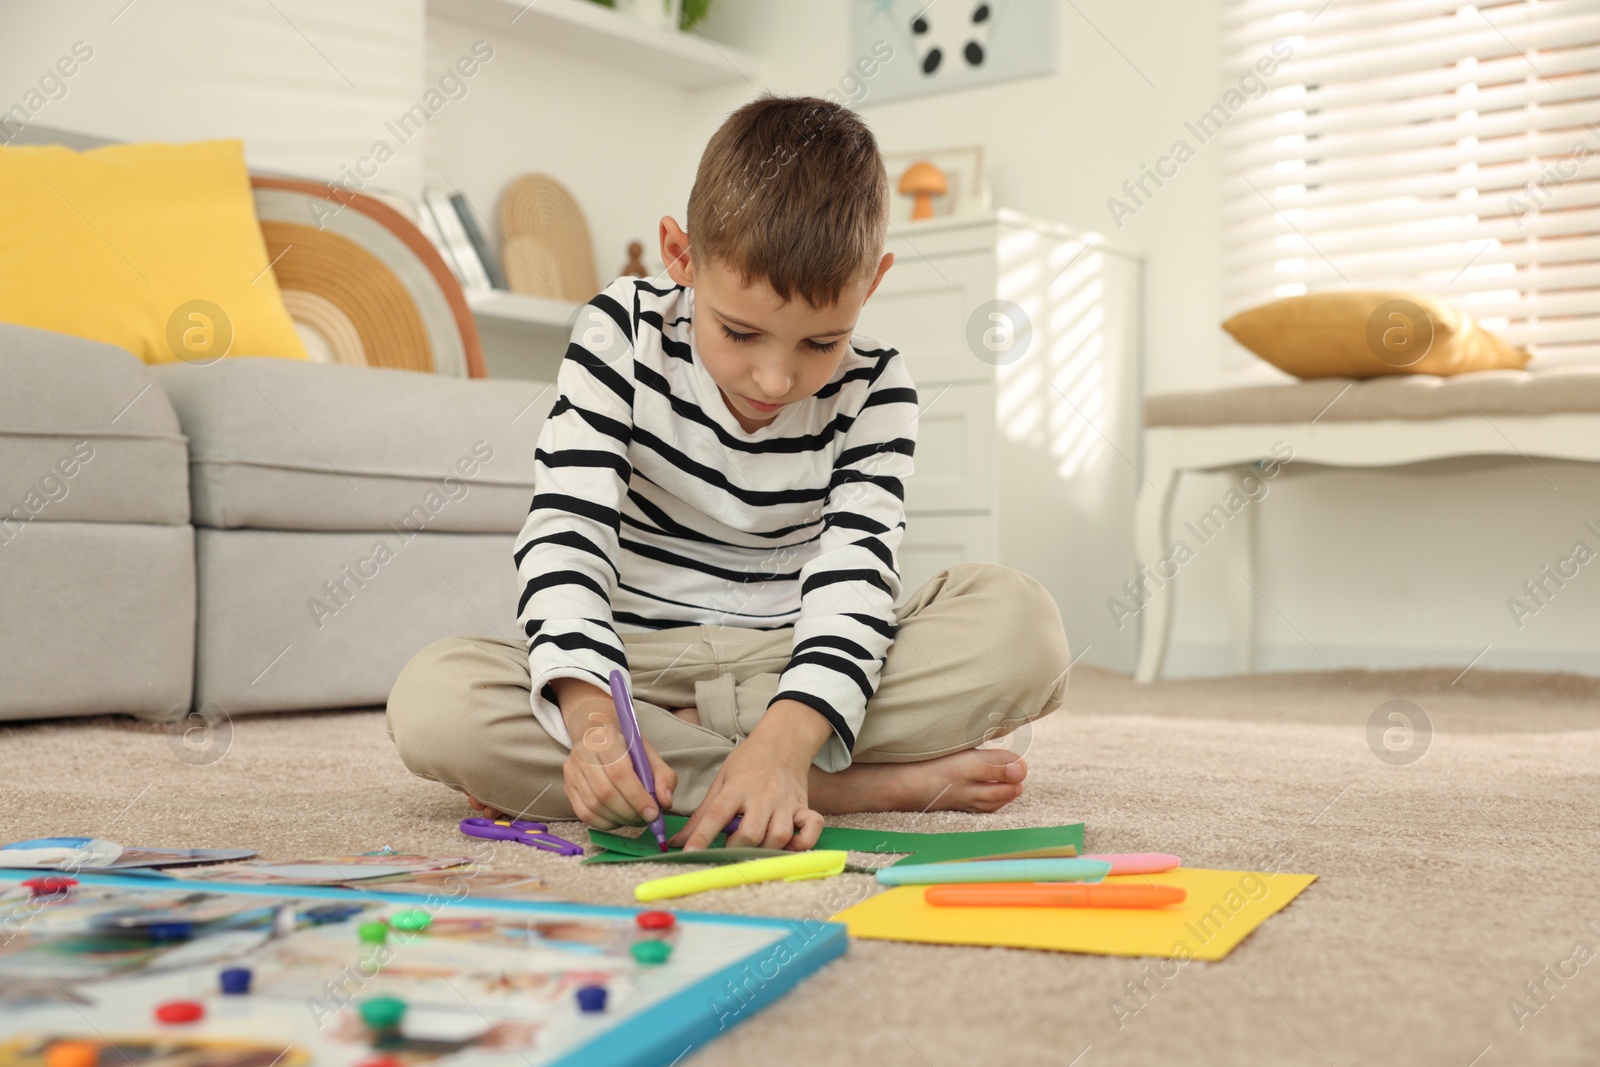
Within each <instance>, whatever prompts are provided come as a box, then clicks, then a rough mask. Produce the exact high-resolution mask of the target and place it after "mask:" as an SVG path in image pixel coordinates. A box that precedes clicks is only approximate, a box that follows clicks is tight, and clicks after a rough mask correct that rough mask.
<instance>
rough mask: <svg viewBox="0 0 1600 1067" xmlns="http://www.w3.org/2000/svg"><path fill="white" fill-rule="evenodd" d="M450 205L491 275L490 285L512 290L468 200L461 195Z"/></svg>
mask: <svg viewBox="0 0 1600 1067" xmlns="http://www.w3.org/2000/svg"><path fill="white" fill-rule="evenodd" d="M450 203H451V205H452V206H454V207H455V209H456V217H457V218H459V219H460V220H461V228H462V230H464V231H465V232H466V235H467V241H468V242H469V243H470V244H471V245H472V250H473V251H474V252H476V253H477V254H478V262H480V263H482V264H483V269H484V272H485V273H487V274H488V275H489V284H490V285H491V286H493V287H494V288H496V289H510V288H511V286H509V285H507V284H506V274H505V271H503V270H501V269H500V264H499V263H498V262H496V260H495V258H494V253H493V252H491V251H490V250H489V242H488V241H486V240H484V238H483V231H482V230H480V229H479V228H478V223H477V220H476V219H474V218H473V217H472V205H471V204H469V203H467V198H466V197H465V196H463V195H462V194H461V193H457V194H456V195H454V196H452V197H451V198H450Z"/></svg>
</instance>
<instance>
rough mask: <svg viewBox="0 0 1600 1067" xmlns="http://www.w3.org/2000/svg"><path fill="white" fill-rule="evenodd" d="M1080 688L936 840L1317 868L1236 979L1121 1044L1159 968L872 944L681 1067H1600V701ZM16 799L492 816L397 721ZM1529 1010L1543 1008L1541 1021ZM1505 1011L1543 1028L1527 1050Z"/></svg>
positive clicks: (1178, 984)
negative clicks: (395, 728) (469, 800)
mask: <svg viewBox="0 0 1600 1067" xmlns="http://www.w3.org/2000/svg"><path fill="white" fill-rule="evenodd" d="M1074 673H1075V676H1074V679H1073V689H1072V692H1071V695H1070V701H1069V705H1068V708H1067V709H1066V710H1065V711H1063V712H1062V713H1060V714H1058V715H1055V716H1053V717H1052V718H1050V719H1047V720H1045V721H1044V722H1043V723H1041V724H1040V726H1039V728H1038V729H1037V730H1036V731H1035V732H1034V734H1033V736H1032V737H1031V738H1029V739H1027V744H1028V752H1027V756H1028V759H1029V761H1030V765H1031V768H1032V769H1031V773H1030V776H1029V778H1028V783H1027V791H1026V794H1025V795H1024V796H1023V797H1022V799H1021V800H1019V801H1018V802H1017V803H1015V804H1014V805H1012V806H1011V807H1010V808H1008V809H1006V810H1005V811H1003V812H1001V813H1000V814H998V815H994V816H987V817H973V816H957V815H928V816H924V817H921V818H918V819H916V820H915V828H916V829H918V830H935V829H951V830H953V829H964V828H981V827H993V826H1011V825H1037V824H1044V823H1057V822H1066V821H1075V820H1080V819H1081V820H1082V821H1084V822H1085V823H1087V824H1088V830H1087V832H1088V843H1089V847H1090V848H1091V850H1098V851H1110V850H1118V851H1132V850H1162V851H1172V852H1177V853H1179V854H1180V855H1182V856H1183V857H1184V858H1185V859H1186V860H1187V861H1188V862H1189V863H1190V864H1191V865H1194V866H1215V867H1228V868H1238V867H1244V866H1248V865H1250V864H1252V863H1255V862H1259V860H1260V858H1261V857H1263V856H1272V855H1275V854H1278V855H1282V854H1284V853H1286V852H1292V859H1291V860H1290V861H1289V862H1288V863H1287V865H1286V866H1287V869H1289V870H1297V871H1308V872H1314V873H1316V874H1319V875H1321V878H1320V880H1319V881H1317V882H1316V883H1315V884H1314V885H1312V887H1311V888H1310V889H1309V890H1307V891H1306V893H1305V894H1304V895H1303V896H1302V897H1301V898H1300V899H1299V900H1297V901H1296V902H1295V903H1293V904H1291V905H1290V906H1289V908H1288V909H1287V910H1285V911H1284V912H1282V913H1281V914H1279V915H1278V916H1276V917H1275V918H1273V919H1271V920H1269V921H1268V922H1267V923H1266V925H1265V926H1263V927H1262V928H1261V929H1260V930H1258V931H1257V932H1256V933H1255V934H1254V935H1253V936H1251V937H1250V938H1249V939H1248V940H1246V941H1245V942H1244V943H1243V944H1242V945H1241V946H1240V947H1239V948H1238V949H1237V950H1236V951H1235V952H1234V953H1233V955H1232V956H1231V957H1230V958H1229V959H1227V960H1225V961H1223V962H1221V963H1215V964H1205V963H1191V964H1188V965H1187V966H1185V967H1183V968H1182V969H1181V970H1180V971H1179V972H1178V974H1177V976H1176V977H1175V978H1173V979H1172V980H1171V981H1169V982H1167V983H1166V985H1165V986H1164V987H1162V988H1157V986H1156V985H1155V984H1154V983H1147V987H1148V988H1149V989H1151V990H1152V991H1153V992H1152V993H1151V994H1150V995H1149V996H1148V997H1147V999H1146V1001H1145V1003H1144V1005H1143V1007H1142V1008H1140V1010H1138V1012H1137V1013H1136V1014H1132V1015H1131V1016H1130V1015H1128V1014H1127V1013H1126V1011H1125V1012H1124V1017H1123V1019H1122V1025H1121V1026H1120V1027H1119V1026H1118V1025H1117V1022H1116V1020H1115V1018H1114V1015H1113V1012H1112V1010H1111V1008H1110V1006H1109V1005H1110V1002H1111V1001H1112V1000H1113V999H1114V998H1118V997H1122V998H1123V1003H1124V1005H1125V1008H1132V1007H1135V1006H1137V1005H1136V1003H1135V1002H1133V1001H1130V1000H1128V999H1127V997H1126V993H1125V990H1124V983H1125V982H1128V981H1130V980H1135V979H1140V978H1141V977H1142V976H1143V968H1144V964H1143V963H1141V961H1136V960H1121V959H1107V958H1099V957H1092V956H1073V955H1064V954H1053V953H1043V952H1028V951H1018V950H1011V949H977V948H949V947H940V946H923V945H900V944H890V943H884V942H871V941H857V942H855V943H853V944H852V945H851V947H850V952H849V954H848V956H846V957H845V958H844V959H843V960H840V961H837V962H835V963H833V964H831V965H830V966H829V967H828V968H827V969H825V970H824V971H822V972H821V973H819V974H818V975H816V976H815V977H813V978H811V979H809V980H808V981H806V982H805V983H804V984H803V985H802V986H801V987H800V988H799V989H798V990H796V991H795V992H794V993H792V994H790V995H789V996H788V997H786V998H784V999H783V1000H782V1001H780V1002H779V1003H778V1004H776V1005H774V1006H773V1007H771V1008H769V1009H767V1010H766V1011H764V1012H762V1013H760V1014H759V1015H756V1016H754V1017H753V1018H752V1019H751V1020H750V1021H748V1022H747V1023H745V1024H743V1025H740V1026H739V1027H737V1028H736V1029H734V1030H732V1031H730V1032H729V1033H728V1034H727V1035H726V1036H724V1037H723V1038H721V1039H719V1040H718V1041H716V1042H714V1043H713V1044H711V1045H709V1046H707V1047H706V1048H705V1049H704V1050H702V1051H700V1052H698V1053H696V1054H695V1055H693V1056H691V1057H689V1059H688V1060H686V1061H685V1062H686V1063H690V1064H694V1065H696V1067H710V1065H724V1064H726V1065H732V1064H748V1063H756V1062H760V1063H767V1064H791V1063H792V1064H806V1065H816V1064H830V1063H857V1062H859V1063H862V1064H871V1065H872V1067H896V1065H900V1064H907V1065H919V1064H932V1065H936V1067H947V1065H948V1067H972V1065H975V1064H990V1063H1005V1064H1008V1065H1010V1064H1055V1065H1067V1064H1078V1065H1081V1067H1100V1065H1108V1064H1163V1063H1176V1062H1186V1063H1206V1064H1212V1063H1215V1064H1272V1065H1286V1064H1287V1065H1294V1064H1310V1065H1317V1064H1327V1065H1338V1067H1343V1065H1345V1064H1350V1065H1355V1064H1412V1063H1415V1064H1438V1065H1443V1067H1468V1065H1470V1064H1477V1065H1480V1067H1492V1065H1509V1064H1563V1063H1571V1064H1592V1063H1595V1062H1596V1061H1597V1059H1600V1051H1597V1050H1600V956H1596V957H1595V958H1591V957H1590V956H1589V955H1588V952H1587V951H1586V952H1584V953H1581V954H1580V956H1579V959H1581V960H1584V961H1587V966H1581V967H1580V966H1579V965H1578V962H1577V960H1572V961H1571V962H1567V963H1565V964H1563V963H1562V961H1563V960H1571V958H1572V955H1573V950H1574V947H1575V944H1576V943H1577V942H1579V941H1582V942H1585V943H1586V944H1587V948H1588V949H1591V950H1594V951H1595V952H1596V953H1600V847H1597V846H1600V829H1597V822H1600V777H1597V770H1600V679H1587V678H1576V677H1571V676H1552V675H1513V674H1495V673H1492V672H1488V671H1472V672H1470V673H1468V674H1467V675H1465V676H1464V677H1463V678H1461V679H1460V680H1459V681H1458V682H1457V683H1456V684H1454V685H1451V684H1450V682H1451V679H1452V677H1453V676H1454V674H1455V673H1456V672H1454V671H1442V672H1412V673H1405V674H1398V673H1390V674H1361V673H1357V672H1346V673H1347V677H1341V676H1340V675H1338V674H1326V675H1323V674H1314V675H1270V676H1261V677H1256V678H1251V679H1230V680H1221V681H1212V682H1184V683H1166V684H1161V685H1157V686H1153V687H1148V688H1140V687H1135V686H1134V685H1132V683H1130V682H1128V681H1127V680H1126V679H1123V678H1120V677H1116V676H1113V675H1109V674H1104V673H1098V672H1095V671H1092V670H1084V669H1080V670H1079V671H1076V672H1074ZM1395 697H1400V698H1406V699H1410V700H1413V701H1415V702H1416V703H1418V704H1419V705H1421V706H1422V707H1423V708H1424V709H1425V710H1426V711H1427V713H1428V715H1429V716H1430V717H1431V720H1432V723H1433V727H1434V730H1435V733H1434V736H1433V738H1432V741H1431V747H1430V748H1429V750H1428V751H1427V753H1426V755H1425V756H1424V757H1423V758H1422V759H1421V760H1420V761H1418V762H1416V763H1415V764H1413V765H1410V766H1390V765H1387V764H1385V763H1383V762H1381V761H1380V760H1379V759H1378V758H1377V757H1376V756H1375V755H1374V753H1373V750H1372V749H1371V748H1370V747H1369V744H1368V735H1367V723H1368V719H1369V717H1370V716H1371V715H1372V713H1373V711H1374V709H1376V708H1377V707H1378V706H1379V705H1380V704H1382V703H1383V702H1384V701H1386V700H1388V699H1391V698H1395ZM0 768H3V769H4V770H3V779H4V784H3V785H0V839H3V840H15V839H18V838H23V837H35V836H42V835H47V834H52V835H53V834H94V835H100V836H105V837H109V838H111V839H113V840H118V841H123V842H126V843H130V844H148V845H191V846H202V845H207V846H250V847H254V848H259V849H260V850H261V851H262V852H263V854H265V855H266V856H268V857H273V858H290V857H294V856H301V855H317V854H334V853H340V852H347V851H360V850H366V849H371V848H376V847H378V846H380V845H385V844H387V845H393V846H395V847H396V848H399V849H403V850H406V851H412V852H422V853H430V854H434V855H446V854H459V853H460V851H461V848H462V843H463V839H462V838H461V837H460V835H459V834H458V833H457V832H456V830H455V821H456V820H457V819H459V818H461V817H462V816H464V815H466V814H468V812H467V809H466V805H465V803H464V802H463V801H462V800H461V799H460V798H459V797H457V796H456V795H455V794H453V793H450V792H448V791H446V790H444V789H442V788H440V787H438V786H434V785H430V784H428V783H426V782H422V781H418V780H416V779H413V778H412V777H411V776H410V775H408V774H407V773H406V771H405V770H404V768H403V767H401V765H400V763H399V761H398V760H397V759H396V758H395V755H394V753H393V751H392V750H391V748H390V746H389V742H388V740H387V738H386V737H385V734H384V729H383V718H382V716H381V714H380V713H376V712H344V713H328V714H316V715H285V716H270V717H264V718H257V719H248V720H243V721H240V722H237V723H236V724H235V728H234V732H233V737H232V740H231V746H230V747H229V749H228V751H227V754H226V756H225V757H223V758H222V759H220V760H218V761H217V762H215V763H211V764H209V765H193V764H190V763H186V762H184V761H182V760H180V759H179V758H178V757H177V756H176V755H175V754H174V750H173V748H172V747H171V745H170V743H169V738H168V737H167V735H166V734H165V732H164V731H163V730H162V729H161V728H160V727H156V726H151V725H146V724H140V723H134V722H132V721H130V720H124V719H96V720H89V721H79V722H67V723H41V724H24V725H11V726H8V727H3V728H0ZM912 823H913V817H911V816H882V817H870V818H869V817H864V818H862V819H860V820H857V824H858V825H869V826H884V827H891V826H892V827H899V828H908V827H910V826H911V825H912ZM555 829H558V830H560V831H562V832H564V833H566V834H567V836H571V837H577V836H580V831H579V829H578V827H577V826H575V825H567V826H563V827H556V828H555ZM496 847H497V848H498V850H499V853H498V861H497V862H499V863H501V865H504V866H512V865H517V866H530V867H536V868H538V869H540V870H541V871H542V872H544V874H545V875H546V877H547V880H548V882H549V884H550V885H551V886H553V887H554V888H555V889H557V890H560V891H562V892H564V893H567V894H569V895H570V896H572V897H574V898H576V899H580V900H587V901H595V902H602V903H619V904H620V903H626V902H628V901H629V899H630V896H629V894H630V890H631V888H632V886H633V884H634V882H635V881H637V880H639V879H640V878H641V877H643V874H642V873H641V869H640V868H631V867H625V866H618V867H607V868H594V867H588V868H580V867H578V866H577V865H576V864H575V862H573V861H567V860H561V859H558V858H554V857H549V858H547V857H544V856H542V855H538V854H535V853H533V852H531V851H529V850H527V849H524V848H522V847H521V846H516V845H499V846H496ZM651 873H652V874H657V873H662V869H660V868H654V869H652V870H651ZM843 877H845V878H864V877H865V876H860V875H845V876H843ZM835 884H836V883H833V882H828V881H824V882H813V883H801V884H797V885H792V886H782V885H767V886H756V887H746V888H742V889H737V890H725V891H720V892H718V893H714V894H705V895H702V896H699V897H694V898H691V899H689V900H688V901H686V902H685V906H686V907H691V908H703V909H708V910H721V911H737V912H748V913H753V914H763V915H783V916H795V917H809V916H814V915H819V914H824V911H823V909H824V905H823V900H824V898H825V897H826V896H827V894H828V893H829V892H830V891H832V888H833V886H834V885H835ZM1585 923H1594V926H1593V927H1592V928H1590V927H1586V926H1585ZM1547 967H1548V968H1551V970H1550V971H1549V972H1545V971H1544V969H1545V968H1547ZM1558 967H1564V969H1565V971H1566V975H1567V977H1566V978H1561V977H1560V976H1557V975H1556V969H1557V968H1558ZM1574 971H1576V973H1574ZM1169 973H1170V972H1169ZM1529 981H1532V982H1535V983H1543V986H1544V989H1545V992H1544V993H1542V994H1541V997H1542V999H1543V1001H1544V1004H1543V1006H1540V1004H1539V1002H1537V1001H1533V1000H1531V999H1529V997H1528V995H1527V993H1526V991H1525V990H1524V988H1523V983H1524V982H1529ZM1512 998H1520V999H1521V1000H1522V1001H1523V1002H1524V1003H1525V1004H1526V1005H1527V1009H1528V1010H1527V1011H1526V1012H1524V1013H1523V1017H1522V1018H1521V1020H1520V1021H1521V1024H1522V1025H1521V1028H1520V1029H1519V1027H1518V1026H1517V1025H1516V1023H1515V1022H1514V1021H1513V1016H1512V1012H1511V1010H1510V1009H1509V1008H1508V1006H1507V1002H1508V1000H1510V999H1512ZM1534 1008H1538V1011H1537V1012H1536V1013H1534V1012H1533V1010H1532V1009H1534ZM847 1053H848V1054H847Z"/></svg>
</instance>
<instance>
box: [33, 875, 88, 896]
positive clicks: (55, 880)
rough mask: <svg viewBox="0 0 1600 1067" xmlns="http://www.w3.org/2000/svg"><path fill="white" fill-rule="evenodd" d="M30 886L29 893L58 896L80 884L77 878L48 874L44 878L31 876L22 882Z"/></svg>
mask: <svg viewBox="0 0 1600 1067" xmlns="http://www.w3.org/2000/svg"><path fill="white" fill-rule="evenodd" d="M22 884H23V885H25V886H27V887H28V893H29V895H31V896H35V897H58V896H60V895H61V894H62V893H65V892H66V891H67V890H69V889H71V888H72V887H73V886H75V885H77V884H78V880H77V879H76V878H61V877H57V876H56V875H46V876H45V877H43V878H29V879H28V880H27V881H26V882H23V883H22Z"/></svg>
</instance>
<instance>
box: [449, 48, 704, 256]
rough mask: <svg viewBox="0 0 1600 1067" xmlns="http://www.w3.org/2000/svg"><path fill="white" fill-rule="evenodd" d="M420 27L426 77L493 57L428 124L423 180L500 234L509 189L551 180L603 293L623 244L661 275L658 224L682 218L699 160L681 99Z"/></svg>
mask: <svg viewBox="0 0 1600 1067" xmlns="http://www.w3.org/2000/svg"><path fill="white" fill-rule="evenodd" d="M427 25H428V62H427V65H428V70H429V71H430V72H431V71H442V70H444V69H445V68H446V67H448V66H449V64H451V63H452V62H454V60H455V59H456V57H457V56H460V55H462V54H464V53H466V52H467V51H468V50H470V48H471V47H472V43H473V42H474V41H477V40H487V41H488V43H489V44H490V45H492V46H493V48H494V49H495V55H494V58H493V59H492V60H490V61H489V62H488V63H486V64H484V66H483V67H482V69H481V70H480V71H479V73H478V74H477V75H476V76H475V77H474V79H473V84H472V90H471V92H470V94H469V95H468V96H467V97H466V98H465V99H463V100H461V101H460V102H459V103H457V104H453V105H452V106H451V107H450V108H448V109H446V110H445V111H444V112H442V113H441V114H440V115H439V116H438V117H437V118H435V119H434V121H433V122H432V123H431V124H430V126H429V146H428V162H427V180H428V181H429V182H430V183H434V182H437V183H441V184H453V185H456V186H458V187H459V188H460V189H461V190H462V191H463V192H464V193H466V195H467V198H468V199H469V200H471V201H472V203H473V205H474V206H476V207H477V208H478V209H479V210H480V211H482V212H483V213H485V214H487V215H488V216H489V217H490V218H492V219H493V220H495V224H496V225H498V224H499V218H500V193H501V191H502V190H503V189H504V188H505V186H506V184H507V183H508V182H510V181H511V180H512V179H513V178H515V177H517V176H518V175H521V174H526V173H528V172H530V171H536V172H539V173H543V174H548V175H550V176H552V177H554V178H555V179H556V180H558V181H560V182H561V183H562V184H563V185H565V186H566V187H567V189H568V190H569V191H570V192H571V193H572V194H573V196H574V197H575V198H576V199H577V201H578V206H579V207H581V208H582V209H583V212H584V215H585V216H586V217H587V219H588V223H589V235H590V237H591V238H592V239H593V241H594V247H595V270H596V273H597V276H598V277H599V280H600V284H601V285H605V284H606V283H607V282H609V281H611V280H612V279H613V278H615V277H616V276H617V275H618V273H619V272H620V268H621V267H622V264H623V262H624V261H625V259H626V250H627V246H628V242H629V241H631V240H635V239H637V240H640V241H642V242H643V243H644V246H645V252H646V255H645V260H646V263H647V264H650V265H652V268H655V267H659V265H660V256H659V255H657V254H656V253H655V251H654V248H655V246H656V224H657V223H658V222H659V221H660V219H661V216H662V215H664V214H669V213H672V212H681V205H682V204H684V203H686V202H687V201H688V197H689V185H690V183H691V182H692V181H693V178H694V163H695V161H696V160H698V158H699V146H698V145H691V144H690V143H689V141H688V139H687V137H686V132H685V126H686V120H685V114H686V111H687V106H688V105H687V97H688V94H687V92H686V91H685V90H683V89H680V88H678V87H676V86H669V85H664V84H662V83H661V82H659V81H655V80H653V79H650V78H643V77H637V76H634V75H630V74H629V73H628V72H627V71H624V70H622V69H620V68H618V67H613V66H609V65H601V64H597V63H594V62H591V61H588V60H584V59H579V58H575V57H573V56H570V55H566V54H563V53H561V52H557V51H555V50H552V49H548V48H541V47H538V46H537V45H534V44H531V43H529V42H528V41H526V40H525V39H523V38H520V37H517V36H515V35H513V34H510V33H505V32H501V33H493V32H490V31H485V30H482V29H478V28H476V27H470V26H464V25H460V24H457V23H454V22H446V21H443V20H440V19H437V18H430V19H428V23H427ZM680 221H681V220H680ZM486 236H488V237H489V238H490V239H491V240H493V241H496V242H498V240H499V238H498V237H497V235H495V234H486Z"/></svg>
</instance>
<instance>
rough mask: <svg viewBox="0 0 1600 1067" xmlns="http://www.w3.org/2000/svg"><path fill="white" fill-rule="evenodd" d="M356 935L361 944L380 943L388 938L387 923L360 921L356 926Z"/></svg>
mask: <svg viewBox="0 0 1600 1067" xmlns="http://www.w3.org/2000/svg"><path fill="white" fill-rule="evenodd" d="M356 936H357V937H359V938H360V939H361V941H362V943H363V944H368V945H381V944H383V943H384V942H385V941H388V940H389V924H388V923H379V922H371V923H362V924H361V925H360V926H358V927H356Z"/></svg>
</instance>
